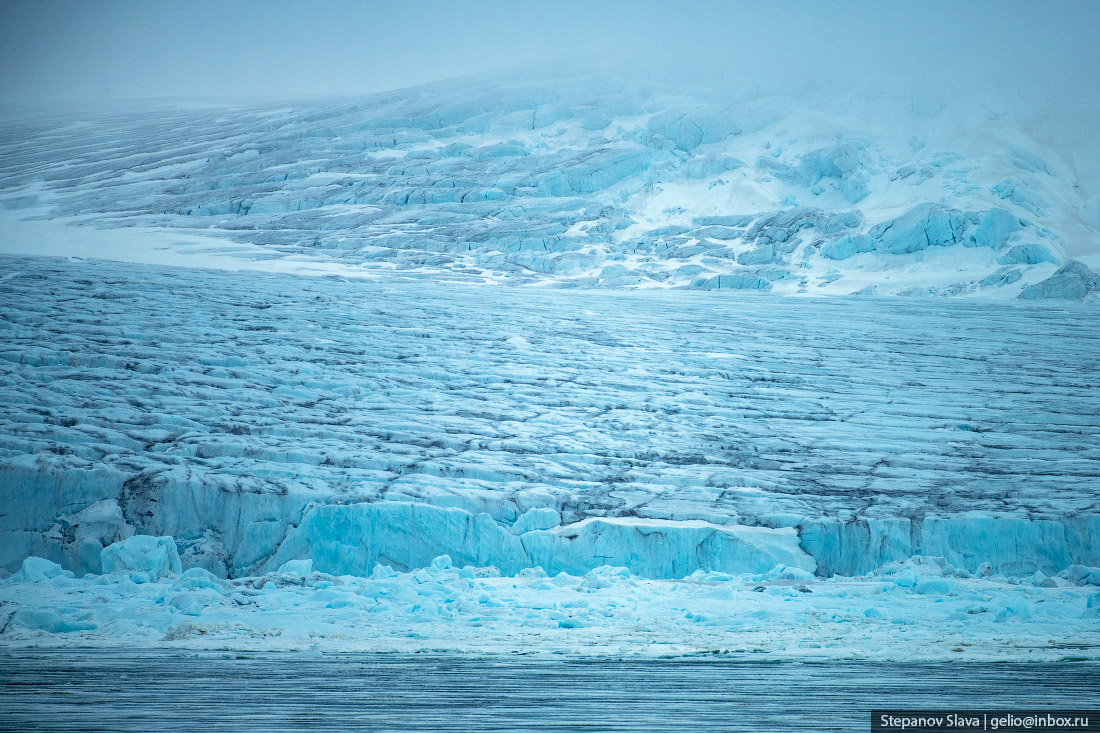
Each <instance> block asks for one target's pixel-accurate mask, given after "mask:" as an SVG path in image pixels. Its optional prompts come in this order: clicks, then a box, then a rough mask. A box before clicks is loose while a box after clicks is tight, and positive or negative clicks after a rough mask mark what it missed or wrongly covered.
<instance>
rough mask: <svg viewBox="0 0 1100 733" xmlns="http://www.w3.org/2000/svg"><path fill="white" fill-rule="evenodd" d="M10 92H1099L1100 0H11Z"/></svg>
mask: <svg viewBox="0 0 1100 733" xmlns="http://www.w3.org/2000/svg"><path fill="white" fill-rule="evenodd" d="M0 13H2V17H0V85H2V89H0V91H2V95H3V96H2V102H0V104H4V105H6V106H17V107H25V106H37V105H39V104H43V103H52V104H57V103H62V104H64V103H69V102H74V103H75V102H88V101H100V100H110V99H127V98H148V97H154V98H177V97H199V98H210V97H224V96H241V95H262V96H268V95H302V94H355V93H363V92H372V91H381V90H385V89H393V88H398V87H403V86H408V85H412V84H417V83H422V82H426V81H432V80H436V79H443V78H448V77H453V76H458V75H464V74H469V73H476V72H480V71H485V70H490V69H500V68H505V67H509V66H514V65H517V64H527V63H531V62H538V61H543V60H554V59H570V58H571V59H573V60H577V59H580V60H583V61H585V62H586V63H590V64H591V65H592V67H593V68H594V69H596V70H599V69H602V68H607V67H609V66H611V65H614V66H616V67H622V66H631V65H635V66H648V67H650V68H654V69H666V68H667V69H673V70H674V71H675V73H679V74H684V75H687V76H690V75H693V74H699V75H708V74H714V73H716V72H723V73H727V74H732V75H734V76H736V77H737V78H739V79H740V78H744V79H753V78H759V79H767V78H769V77H770V76H772V75H777V76H785V77H793V78H798V77H800V76H814V75H817V76H824V77H826V78H832V79H833V80H834V81H841V82H843V81H844V80H846V79H847V78H849V77H850V78H852V79H857V78H864V77H875V78H880V77H881V78H886V77H887V76H890V75H893V76H895V77H898V76H901V75H903V74H904V75H907V76H909V77H910V79H911V80H913V79H916V80H919V81H920V83H933V84H934V83H938V82H939V81H941V80H947V79H952V80H956V81H958V80H962V81H963V82H965V83H966V84H969V85H972V86H973V88H974V89H976V90H977V89H979V88H981V87H982V86H984V85H987V84H988V83H996V84H1000V85H1004V86H1005V87H1006V88H1008V89H1012V90H1017V91H1020V90H1023V91H1035V90H1042V91H1044V93H1048V94H1052V95H1054V96H1056V97H1057V98H1058V99H1059V100H1060V103H1061V104H1072V103H1074V102H1080V101H1082V100H1084V101H1086V102H1090V103H1095V102H1096V101H1097V97H1098V96H1100V94H1098V92H1097V86H1098V84H1097V79H1098V78H1100V41H1098V38H1100V1H1096V0H1073V1H1070V0H1057V1H1056V2H1023V1H1022V0H998V1H996V2H986V1H985V0H982V1H978V0H973V1H969V2H962V1H955V0H952V1H951V2H939V1H936V2H931V1H930V2H920V1H919V0H910V1H909V2H890V1H888V0H868V1H867V2H851V1H833V2H812V3H811V2H808V1H807V2H789V1H784V0H779V1H774V0H760V1H759V2H753V3H748V2H734V1H732V0H731V1H729V2H682V1H680V0H667V2H642V1H640V0H630V1H625V0H624V1H612V0H606V1H604V2H600V1H599V0H587V1H585V2H580V1H578V2H572V1H570V0H553V1H549V2H521V1H520V0H511V1H509V2H493V1H489V0H480V1H479V2H459V1H458V0H450V1H449V2H416V1H410V2H400V3H398V2H368V1H365V0H364V1H362V2H352V1H350V0H329V1H328V2H304V1H298V2H290V1H283V0H263V1H260V0H219V1H217V2H213V1H211V2H199V1H197V0H192V1H186V2H182V1H173V0H132V1H131V0H100V1H93V0H28V1H24V0H0Z"/></svg>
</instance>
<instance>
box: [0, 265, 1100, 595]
mask: <svg viewBox="0 0 1100 733" xmlns="http://www.w3.org/2000/svg"><path fill="white" fill-rule="evenodd" d="M3 264H4V272H5V274H4V279H3V281H2V282H0V328H2V329H3V334H2V345H3V346H2V348H0V385H2V386H0V417H2V419H3V424H2V426H0V439H2V442H0V477H2V480H0V490H2V492H3V496H2V499H3V501H2V502H0V551H2V558H0V561H2V563H3V566H4V567H5V568H7V570H8V571H12V572H14V571H16V570H17V569H18V568H19V567H20V565H21V563H22V561H23V559H24V558H25V557H27V556H28V555H37V556H42V557H44V558H48V559H50V560H53V561H57V562H61V563H62V564H63V565H65V566H66V567H68V568H70V569H72V570H73V571H76V572H78V573H81V574H83V573H88V572H91V573H100V572H110V571H111V568H107V567H104V565H103V555H102V552H103V548H104V547H105V546H107V545H110V544H112V543H114V542H117V541H120V540H125V539H127V538H129V537H131V536H133V535H149V536H158V537H159V536H168V537H172V538H174V543H175V545H176V547H178V553H179V558H180V562H181V568H182V569H184V570H186V569H188V568H192V567H202V568H205V569H207V570H209V571H211V572H213V573H214V574H215V575H217V576H220V577H225V576H231V577H240V576H247V575H253V574H262V573H265V572H271V571H275V570H277V569H279V568H280V567H281V566H283V565H284V564H286V563H288V562H294V561H299V560H310V561H312V563H313V565H312V567H313V568H314V569H316V570H318V571H321V572H325V573H329V574H333V575H345V574H348V575H365V574H369V573H370V572H371V571H372V569H373V568H374V566H375V565H376V564H381V565H385V566H390V567H392V568H394V569H395V570H398V571H410V570H415V569H416V568H422V567H426V566H428V565H429V564H430V563H431V561H432V560H433V559H434V558H435V557H437V556H441V555H444V554H446V555H449V556H450V557H451V558H453V560H454V562H455V563H456V564H457V565H459V566H462V565H470V566H472V567H487V566H495V567H497V568H498V569H499V570H500V571H502V572H504V573H506V574H511V573H516V572H519V571H522V570H524V569H526V568H531V567H541V568H543V570H545V571H547V572H550V573H558V572H565V573H568V574H571V575H574V576H583V575H584V574H585V573H586V572H588V571H590V570H592V569H593V568H596V567H598V566H601V565H609V566H616V567H626V568H627V569H628V570H629V571H630V572H631V573H632V574H634V575H635V576H638V577H645V578H652V579H662V578H681V577H684V576H687V575H690V574H692V573H693V572H695V571H703V572H724V573H729V574H743V573H764V572H767V571H769V570H771V569H772V568H774V567H777V566H783V567H788V568H792V569H797V570H799V571H802V572H805V573H813V574H816V575H817V576H818V577H829V576H831V575H833V574H840V575H845V576H856V575H861V574H864V573H867V572H871V571H873V570H875V569H876V568H878V567H880V566H882V565H884V564H888V563H891V562H895V561H902V560H906V559H908V558H910V557H911V556H914V555H918V556H935V557H941V558H944V562H946V563H949V564H950V565H951V566H953V567H955V568H957V569H959V570H960V572H966V573H969V574H973V575H980V574H982V573H985V572H988V573H993V574H1001V575H1004V576H1005V577H1016V578H1022V577H1032V576H1033V575H1034V574H1035V573H1036V572H1038V573H1040V574H1041V577H1045V576H1053V575H1055V574H1057V573H1059V572H1062V571H1067V570H1068V569H1069V568H1071V567H1073V566H1081V567H1084V568H1086V571H1085V572H1084V575H1082V576H1081V577H1083V578H1084V577H1089V572H1091V571H1089V570H1087V569H1088V568H1091V567H1096V566H1100V519H1098V516H1100V511H1098V507H1097V489H1098V488H1100V485H1098V482H1100V478H1098V477H1100V442H1098V440H1097V438H1098V436H1100V411H1098V410H1097V407H1096V406H1097V404H1098V399H1097V397H1098V395H1097V387H1096V385H1095V383H1094V380H1093V379H1092V378H1091V375H1092V374H1093V373H1094V372H1095V371H1096V368H1097V363H1098V359H1100V341H1098V337H1097V334H1096V329H1095V315H1094V311H1093V309H1092V308H1090V307H1089V306H1088V305H1076V304H1070V303H1063V304H1059V305H1040V304H1035V303H999V304H998V303H982V302H961V301H945V300H942V299H873V298H872V299H784V298H778V297H775V296H772V295H767V294H764V295H748V294H731V293H724V292H709V291H661V292H652V291H650V292H641V291H621V290H619V291H587V292H584V293H583V297H578V293H576V292H572V293H571V292H564V291H561V290H545V289H514V288H485V287H473V286H458V285H453V284H452V285H449V286H446V287H442V286H440V285H438V284H430V283H393V284H387V283H378V282H371V281H365V280H346V279H342V278H334V277H312V278H309V277H300V276H276V275H257V274H255V273H252V274H238V273H229V272H216V271H204V270H196V269H187V268H175V269H172V268H152V267H145V266H137V265H126V264H119V263H109V262H91V261H87V262H85V261H76V262H71V261H65V260H58V259H48V258H7V259H4V260H3ZM115 560H116V559H112V563H114V562H115ZM112 567H114V565H112Z"/></svg>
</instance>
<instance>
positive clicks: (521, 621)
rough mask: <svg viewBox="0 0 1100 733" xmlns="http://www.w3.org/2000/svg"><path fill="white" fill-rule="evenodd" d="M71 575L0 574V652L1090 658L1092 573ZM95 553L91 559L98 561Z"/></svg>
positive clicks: (146, 544)
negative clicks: (2, 647)
mask: <svg viewBox="0 0 1100 733" xmlns="http://www.w3.org/2000/svg"><path fill="white" fill-rule="evenodd" d="M103 552H104V555H105V557H104V565H105V566H110V568H111V571H112V572H110V573H106V574H103V575H87V576H85V577H84V578H80V579H78V578H75V577H73V573H71V572H70V571H66V570H63V569H62V568H61V567H60V566H59V565H57V564H55V563H52V562H50V561H48V560H43V559H41V558H28V559H27V560H25V561H24V562H23V564H22V567H21V569H20V570H19V572H18V573H16V574H15V575H13V576H12V577H10V578H8V579H7V580H2V581H0V638H2V639H3V640H4V642H5V644H6V645H8V646H9V648H21V647H22V648H26V647H52V646H80V647H112V646H118V645H120V644H124V645H126V646H128V647H162V648H192V649H241V650H246V649H256V650H259V649H262V650H301V649H311V650H330V651H341V652H347V651H374V652H409V651H419V652H423V651H431V652H435V653H476V654H496V653H508V654H514V653H517V652H523V653H535V654H555V655H556V654H568V655H582V656H588V655H596V654H601V655H624V656H626V655H641V656H665V655H695V654H701V653H702V654H719V655H723V656H735V657H736V656H754V655H759V654H766V655H767V656H768V657H769V658H778V659H784V658H792V659H871V660H881V661H922V660H929V661H942V660H1011V661H1060V660H1066V659H1100V592H1097V591H1098V590H1100V589H1098V588H1097V586H1096V585H1095V584H1096V583H1098V582H1100V570H1092V571H1089V570H1087V569H1084V568H1074V569H1071V570H1070V571H1067V572H1064V573H1060V574H1058V575H1056V576H1054V577H1050V578H1045V577H1042V576H1041V574H1037V575H1036V576H1035V577H1032V578H1030V579H1027V580H1024V581H1021V580H1020V579H1008V578H1005V577H1004V576H999V575H989V576H985V577H972V576H971V574H970V573H967V572H966V571H961V570H958V569H956V568H954V567H952V566H951V565H950V564H949V563H947V562H946V560H944V559H943V558H930V557H915V558H912V559H910V560H907V561H905V562H898V563H890V564H888V565H885V566H883V567H882V568H879V569H877V570H876V571H875V572H873V573H869V574H867V575H865V576H862V577H857V578H839V577H835V578H832V579H829V580H825V579H822V578H818V577H815V576H813V575H812V574H810V573H809V572H807V571H805V570H803V569H800V568H797V567H784V566H783V565H776V566H775V567H774V568H773V569H772V570H771V571H770V572H766V573H741V574H727V573H721V572H709V573H708V572H703V571H701V570H700V571H696V572H695V573H692V574H691V575H690V576H688V577H686V578H682V579H678V580H650V579H644V578H639V577H637V576H636V575H634V574H633V573H631V572H630V571H629V570H628V569H627V568H622V567H619V568H617V567H612V566H607V565H604V566H600V567H596V568H594V569H592V570H590V571H589V572H587V573H584V574H582V575H573V574H568V573H564V572H562V573H558V574H555V575H550V574H548V573H546V572H545V571H544V570H543V569H542V568H539V567H535V568H527V569H524V570H522V571H521V572H519V573H517V574H515V575H512V576H509V575H506V574H502V573H501V572H500V570H499V569H498V568H495V567H473V566H465V567H461V568H459V567H457V566H455V564H454V563H453V561H452V559H451V558H450V557H449V556H446V555H444V556H439V557H436V558H433V559H432V561H431V563H430V564H429V565H428V567H426V568H421V569H417V570H413V571H411V572H406V573H399V572H396V571H394V570H393V569H392V568H390V567H388V566H384V565H376V566H375V567H374V568H373V570H372V572H371V574H370V575H369V577H357V576H351V575H342V576H337V575H331V574H327V573H323V572H320V571H317V570H315V569H314V568H313V563H312V561H310V560H294V561H289V562H287V563H285V564H284V565H283V566H281V567H280V568H278V569H277V570H276V571H274V572H270V573H266V574H264V575H261V576H255V577H246V578H237V579H233V580H226V579H222V578H218V577H216V576H214V575H213V574H211V573H210V572H208V571H206V570H203V569H202V568H191V569H189V570H186V571H183V572H182V573H181V572H180V563H179V558H178V555H177V553H176V548H175V546H174V544H173V543H172V541H171V539H170V538H164V537H160V538H158V537H148V536H135V537H132V538H130V539H127V540H125V541H123V542H121V543H117V544H116V545H111V546H109V547H107V548H105V549H104V550H103ZM108 557H109V558H110V560H108V559H107V558H108Z"/></svg>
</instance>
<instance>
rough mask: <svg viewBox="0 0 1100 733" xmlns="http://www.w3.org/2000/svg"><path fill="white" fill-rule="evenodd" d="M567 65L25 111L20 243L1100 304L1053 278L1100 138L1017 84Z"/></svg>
mask: <svg viewBox="0 0 1100 733" xmlns="http://www.w3.org/2000/svg"><path fill="white" fill-rule="evenodd" d="M558 71H559V73H558V74H556V75H553V74H547V73H545V72H543V73H541V74H534V73H527V74H516V73H513V74H507V73H503V72H502V73H497V74H488V75H483V76H481V77H474V78H466V79H462V80H452V81H445V82H437V83H433V84H429V85H425V86H421V87H414V88H410V89H402V90H395V91H392V92H387V93H382V94H375V95H369V96H365V97H359V98H353V99H332V100H304V101H303V100H290V101H286V102H281V103H270V102H269V103H254V104H252V105H239V104H238V105H228V104H222V105H210V106H207V107H203V106H202V105H195V104H190V105H183V104H178V105H172V104H161V105H153V104H147V105H137V106H134V107H132V108H126V109H121V110H120V109H117V108H107V109H102V110H95V109H92V110H87V111H84V112H82V113H81V114H79V115H76V114H74V113H70V114H68V115H66V114H62V113H53V114H52V115H46V114H40V115H38V116H34V115H30V116H28V115H22V116H19V115H16V116H10V115H9V116H8V117H7V118H5V119H0V131H2V134H0V213H2V215H3V219H4V221H5V228H6V229H8V230H9V231H10V232H12V233H16V232H18V233H19V236H12V237H9V238H7V242H6V249H5V250H4V251H7V252H8V253H10V254H28V253H31V252H34V251H38V252H40V253H48V252H53V253H58V254H60V253H62V252H63V253H64V254H69V255H76V256H89V252H90V251H94V250H95V249H96V247H93V246H91V245H90V244H87V243H88V242H91V241H95V240H96V239H97V238H98V237H101V236H102V234H101V232H102V230H103V229H113V230H116V232H117V234H116V235H115V236H114V241H113V243H112V244H110V245H108V246H105V247H104V248H103V253H104V254H105V255H106V256H107V257H109V258H111V259H133V258H138V259H139V260H140V261H150V262H153V263H156V262H163V261H164V260H165V258H166V257H169V256H170V255H169V253H174V252H177V251H181V248H182V251H188V252H190V253H192V254H205V255H208V256H209V255H210V254H211V253H220V254H222V255H230V256H232V257H233V258H236V259H237V260H239V261H240V262H239V263H238V265H236V266H244V267H253V268H256V267H258V268H273V267H279V266H280V263H281V265H283V266H286V265H287V264H288V263H293V264H294V265H295V266H297V267H300V268H309V267H312V268H317V267H321V268H333V267H338V268H341V271H344V272H354V273H356V274H357V275H359V276H364V277H386V278H393V277H403V278H408V279H421V278H429V279H431V278H438V277H446V278H447V279H448V280H449V281H468V282H482V283H498V284H511V285H523V284H553V285H556V286H558V287H584V288H588V287H601V288H602V287H610V288H650V289H665V288H693V287H694V288H702V289H749V290H768V291H772V292H779V293H785V294H792V293H815V294H816V293H821V294H833V295H838V294H839V295H850V294H854V293H860V292H863V291H866V290H867V289H868V288H874V292H875V293H877V294H879V295H888V294H908V295H913V294H940V295H948V296H970V297H976V298H993V299H1011V298H1015V297H1018V296H1021V295H1022V294H1025V293H1027V295H1025V297H1027V298H1036V297H1042V298H1062V299H1071V300H1082V299H1088V300H1092V301H1095V300H1097V299H1100V291H1098V289H1097V285H1096V282H1095V280H1094V279H1091V278H1090V277H1081V278H1078V279H1077V280H1078V281H1077V282H1075V284H1074V285H1073V286H1072V287H1066V286H1063V285H1060V284H1059V282H1060V281H1059V280H1058V279H1057V277H1058V276H1056V273H1057V272H1058V270H1059V268H1061V267H1080V268H1084V271H1087V272H1090V273H1094V272H1095V268H1097V267H1100V235H1098V232H1100V191H1097V190H1095V184H1094V183H1093V182H1094V181H1095V180H1097V177H1098V174H1100V171H1098V170H1095V165H1093V164H1092V163H1090V160H1091V159H1090V158H1089V156H1088V154H1087V151H1082V150H1081V149H1080V148H1088V147H1091V144H1092V141H1091V140H1089V139H1087V138H1083V139H1081V140H1080V141H1079V142H1080V144H1079V145H1076V147H1075V146H1074V145H1068V146H1067V145H1062V146H1060V147H1059V146H1054V145H1052V143H1051V141H1050V135H1049V134H1047V133H1048V131H1047V130H1046V129H1045V128H1043V127H1042V125H1041V124H1039V123H1036V122H1035V120H1034V119H1033V116H1032V115H1029V114H1027V113H1025V112H1021V111H1020V110H1018V109H1017V110H1014V109H1012V108H1011V107H1006V106H1005V103H1004V102H1003V101H1001V103H1000V104H999V105H998V104H997V103H996V102H995V101H993V102H982V103H979V102H978V101H977V100H974V101H972V102H971V101H969V100H966V99H962V98H959V97H958V96H955V97H950V96H948V97H946V98H945V99H944V100H942V105H943V106H942V108H941V109H940V110H939V111H938V112H936V113H931V112H929V111H928V109H927V107H928V105H925V104H921V103H918V102H917V101H914V99H912V98H909V97H907V96H906V94H905V93H904V92H903V91H901V90H898V91H896V92H894V93H891V92H890V91H885V92H879V93H876V94H873V95H869V96H866V97H859V98H853V93H852V91H851V90H842V89H836V88H829V87H827V86H823V87H821V88H809V87H807V88H792V89H787V88H784V87H782V86H779V87H776V88H774V89H771V90H769V91H768V92H766V93H765V92H762V91H761V90H760V89H754V90H753V91H751V92H745V91H743V90H733V91H731V90H726V89H721V88H717V89H715V88H706V87H704V86H701V85H694V86H690V85H688V86H685V85H683V84H679V85H674V84H671V83H670V82H665V81H658V80H643V81H639V80H637V79H634V78H631V77H629V76H616V75H613V74H607V75H603V76H593V75H591V74H582V73H578V72H576V71H574V70H568V69H564V70H558ZM944 94H945V95H947V94H948V91H947V90H946V89H945V91H944ZM51 223H52V224H54V225H55V226H53V227H50V226H49V224H51ZM59 224H68V225H69V226H60V227H59V226H57V225H59ZM22 240H33V241H34V244H33V245H29V244H28V242H25V241H22ZM154 242H155V244H154ZM28 246H32V247H33V249H30V250H28V249H27V247H28ZM150 248H152V250H153V251H151V252H150V251H149V250H150ZM1006 263H1011V264H1013V265H1015V267H1014V269H1013V270H1012V271H1011V275H1012V276H1011V277H1006V276H1002V275H1003V274H1004V273H1003V272H1002V271H1001V267H1000V266H1001V265H1004V264H1006ZM1074 263H1077V264H1074ZM223 264H224V262H223ZM1051 278H1055V280H1054V282H1053V283H1051V284H1049V285H1047V286H1043V285H1041V283H1044V282H1048V281H1050V280H1051ZM1036 285H1040V287H1039V288H1038V289H1035V288H1034V287H1033V286H1036Z"/></svg>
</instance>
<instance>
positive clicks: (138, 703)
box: [0, 650, 1100, 731]
mask: <svg viewBox="0 0 1100 733" xmlns="http://www.w3.org/2000/svg"><path fill="white" fill-rule="evenodd" d="M1098 702H1100V664H1097V663H1083V662H1081V663H1074V662H1065V663H1060V664H999V663H991V664H975V663H969V664H966V663H958V664H885V663H883V664H879V663H868V662H813V663H800V662H769V661H737V660H723V659H683V658H679V659H646V660H623V659H570V660H556V659H545V658H539V659H535V658H531V657H522V656H520V657H492V658H489V657H453V656H419V655H401V656H396V655H371V654H344V655H327V654H326V655H308V654H296V653H233V652H176V651H172V652H163V651H123V652H119V651H83V650H79V651H74V650H64V651H41V650H37V651H10V652H7V653H2V654H0V729H2V730H5V731H9V730H10V731H24V730H50V731H61V730H64V731H92V730H104V731H106V730H111V731H114V730H124V731H221V730H248V731H285V730H321V731H342V730H378V731H480V730H491V731H549V730H587V731H657V730H660V731H668V730H670V729H678V730H685V731H787V730H791V731H794V730H797V731H807V730H813V731H817V730H844V731H866V730H869V728H870V725H869V711H870V709H871V708H878V707H896V708H903V707H908V708H958V709H967V708H969V709H977V708H1004V707H1010V708H1020V709H1022V708H1037V707H1038V708H1041V707H1048V706H1051V707H1061V708H1089V707H1093V708H1095V707H1096V706H1097V703H1098Z"/></svg>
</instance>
